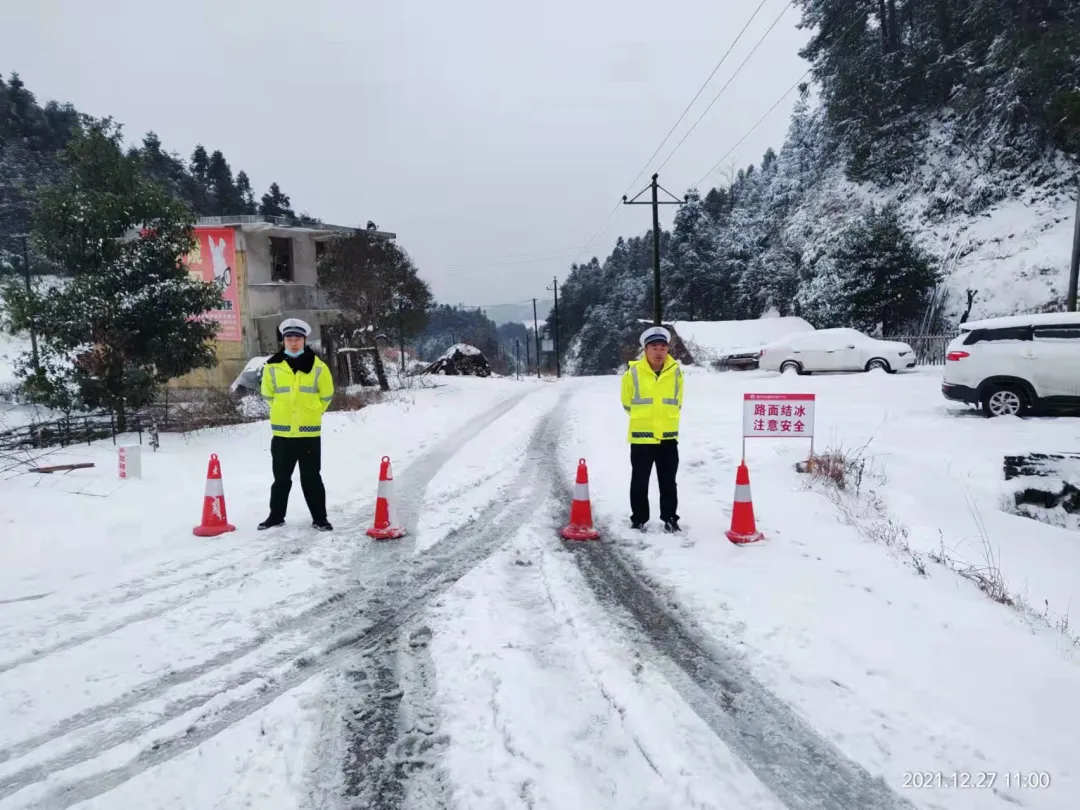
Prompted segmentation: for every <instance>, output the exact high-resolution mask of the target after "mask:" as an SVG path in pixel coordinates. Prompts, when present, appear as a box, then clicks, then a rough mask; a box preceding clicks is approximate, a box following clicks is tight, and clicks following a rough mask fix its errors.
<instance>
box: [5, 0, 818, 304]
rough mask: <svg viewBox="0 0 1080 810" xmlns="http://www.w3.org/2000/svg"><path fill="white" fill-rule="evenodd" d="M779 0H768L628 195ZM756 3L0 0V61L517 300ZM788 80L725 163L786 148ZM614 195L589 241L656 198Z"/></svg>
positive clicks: (456, 285) (48, 93) (766, 97)
mask: <svg viewBox="0 0 1080 810" xmlns="http://www.w3.org/2000/svg"><path fill="white" fill-rule="evenodd" d="M786 3H787V0H767V2H766V3H765V6H764V8H763V9H762V10H761V12H760V13H759V15H758V16H757V18H756V19H755V20H754V22H753V24H752V25H751V26H750V28H749V29H748V30H747V31H746V33H745V34H744V35H743V38H742V39H741V40H740V42H739V44H738V45H737V46H736V48H735V50H734V51H733V52H732V53H731V55H730V56H729V57H728V58H727V60H726V61H725V63H724V65H723V67H721V68H720V70H719V71H718V72H717V74H716V76H715V77H714V78H713V80H712V82H711V83H710V84H709V86H708V87H707V88H706V89H705V92H703V93H702V95H701V97H700V98H699V99H698V100H697V102H696V104H695V105H694V107H693V109H692V110H691V111H690V113H689V114H688V115H687V117H686V118H685V119H684V120H683V122H682V124H681V125H680V127H679V129H678V130H677V131H676V132H675V134H674V135H673V137H672V138H671V139H670V140H669V141H668V143H667V144H666V145H665V146H664V149H663V150H661V152H660V154H659V155H658V156H657V158H656V159H654V161H653V162H652V164H651V165H650V166H649V167H648V170H647V171H645V172H643V173H642V175H641V177H640V178H639V179H638V181H637V182H636V183H635V185H634V188H633V190H632V191H631V194H630V196H631V197H632V196H633V195H634V194H635V193H636V192H637V191H638V190H640V188H642V187H644V185H645V184H646V183H647V182H648V179H649V176H650V175H651V173H652V171H653V170H655V169H656V168H657V167H658V166H659V164H660V162H661V161H663V160H664V158H666V157H667V156H668V153H669V152H670V151H671V150H672V149H673V148H674V146H675V144H677V143H678V141H679V140H680V139H681V138H682V136H683V135H684V134H685V132H686V131H687V130H688V129H689V128H690V126H691V125H692V124H693V122H694V121H695V120H697V118H698V116H699V115H700V114H701V112H702V111H703V110H704V109H705V107H706V106H707V105H708V103H709V102H710V101H711V100H712V99H713V97H714V96H715V95H716V93H717V92H718V91H719V90H720V88H721V87H722V86H723V85H724V83H725V82H727V80H728V79H729V78H730V77H731V75H732V73H733V72H734V71H735V69H736V68H737V67H738V65H739V64H740V63H741V62H742V61H743V59H744V58H745V57H746V56H747V54H749V53H750V50H751V49H752V48H753V46H754V44H755V43H756V42H757V41H758V39H759V38H760V37H761V36H762V34H763V33H764V32H765V30H766V29H767V28H768V27H769V25H770V24H771V23H772V22H773V21H774V20H775V19H776V17H777V15H778V14H780V13H781V10H782V9H783V7H784V5H785V4H786ZM522 6H524V7H522ZM756 7H757V0H670V1H669V2H667V3H665V4H660V3H657V2H655V0H648V1H646V0H618V1H616V0H545V2H542V3H529V4H522V3H517V2H512V1H511V0H455V2H448V1H447V0H383V1H382V2H379V3H375V2H371V0H306V2H303V3H295V2H290V3H283V2H280V0H227V2H216V3H215V2H209V0H186V2H181V1H180V0H153V2H147V0H140V1H139V2H135V0H97V2H94V3H89V2H85V0H33V2H20V0H0V72H2V73H3V74H4V75H5V76H6V75H8V74H10V73H11V71H13V70H14V71H17V72H19V73H20V74H21V76H22V78H23V80H24V81H25V82H26V84H27V86H28V88H29V89H30V90H32V91H33V92H34V93H35V94H36V95H37V98H38V101H39V102H41V103H44V102H45V101H48V100H53V99H55V100H59V101H70V102H72V103H73V104H75V106H76V107H78V108H79V110H81V111H82V112H86V113H90V114H92V115H97V116H104V115H112V116H113V117H114V118H116V119H117V120H118V121H120V122H122V123H123V124H124V125H125V133H126V135H127V137H128V139H129V140H138V139H141V137H142V135H143V134H144V133H145V132H146V131H147V130H150V129H153V130H154V131H156V132H157V133H158V135H159V136H160V137H161V139H162V141H163V142H164V145H165V147H166V148H167V149H169V150H175V151H178V152H179V153H180V154H181V155H182V156H184V157H185V158H187V157H188V156H190V154H191V150H192V149H193V148H194V147H195V145H196V144H197V143H200V142H201V143H202V144H204V145H205V146H206V148H207V149H208V150H210V151H213V150H214V149H221V150H222V151H223V152H224V153H225V156H226V158H227V159H228V160H229V162H230V164H231V165H232V167H233V171H234V172H237V171H239V170H240V169H244V170H245V171H247V173H248V175H249V176H250V177H251V180H252V184H253V185H254V187H255V190H256V197H259V196H261V195H262V193H263V192H264V191H265V190H266V188H267V187H268V186H269V185H270V183H271V182H272V181H276V182H278V183H279V184H280V185H281V187H282V189H283V190H284V191H285V193H287V194H289V195H290V197H291V198H292V202H293V207H294V208H295V209H296V210H297V212H300V211H307V212H309V213H311V214H312V215H314V216H317V217H319V218H321V219H323V220H325V221H326V222H331V223H335V224H341V225H361V226H362V225H363V224H364V223H366V222H367V220H369V219H371V220H374V221H375V222H376V224H378V226H379V227H380V228H382V229H384V230H390V231H394V232H396V233H397V234H398V241H399V242H400V244H401V245H402V246H403V247H404V248H405V249H406V250H408V251H409V253H410V254H411V255H412V257H413V259H414V260H415V261H416V263H417V265H418V267H419V268H420V273H421V275H422V276H423V277H424V278H425V279H426V280H427V281H428V282H429V283H430V284H431V286H432V289H433V291H434V293H435V295H436V297H437V298H438V299H439V300H440V301H441V302H444V303H465V304H475V305H481V304H500V303H513V302H517V301H523V300H526V299H529V298H532V297H533V296H536V297H538V298H541V299H542V298H548V297H550V293H548V292H546V291H545V287H547V286H549V285H550V284H551V280H552V278H553V277H555V276H557V277H558V278H559V280H560V282H561V281H562V280H563V279H564V278H565V276H566V274H567V272H568V271H569V265H570V263H571V262H572V261H573V260H574V259H575V258H576V257H577V256H578V254H579V250H580V248H581V247H582V246H584V245H585V243H586V242H588V241H589V239H590V238H591V237H592V236H593V235H594V234H595V233H596V231H597V229H598V228H600V226H601V225H602V224H603V223H604V221H605V218H606V217H607V216H608V213H609V212H610V211H611V209H612V207H613V206H614V205H615V203H616V202H617V201H618V200H619V199H620V197H621V196H622V194H623V193H624V192H626V191H627V189H628V186H629V184H630V181H631V180H632V179H633V177H634V175H635V173H636V172H638V170H639V169H641V168H642V166H643V164H644V162H645V160H646V159H647V158H648V157H649V155H651V154H652V152H653V151H654V150H655V149H656V147H657V146H658V145H659V144H660V142H661V140H662V139H663V137H664V135H666V134H667V132H668V130H669V129H670V128H671V126H672V124H674V123H675V120H676V119H677V118H678V116H679V114H680V113H681V112H682V110H683V108H684V107H685V106H686V104H687V103H688V102H689V101H690V99H691V98H692V97H693V95H694V93H696V92H697V90H698V88H699V87H700V86H701V84H702V82H703V81H704V80H705V78H706V77H707V76H708V75H709V73H710V72H711V71H712V69H713V67H714V66H715V65H716V63H717V62H718V61H719V59H720V57H721V56H722V55H723V53H724V51H725V50H727V48H728V47H729V46H730V45H731V43H732V41H733V40H734V39H735V37H736V35H737V34H738V33H739V31H740V30H741V29H742V27H743V26H744V25H745V24H746V21H747V20H748V19H749V18H750V15H751V14H752V13H753V11H754V9H755V8H756ZM798 18H799V15H798V12H797V11H796V9H794V8H789V9H788V10H787V12H786V13H785V14H784V16H783V17H782V18H781V20H780V23H779V24H778V25H777V26H776V27H775V28H774V29H773V31H772V32H771V33H770V34H769V35H768V37H767V38H766V39H765V40H764V42H763V43H762V45H761V46H760V48H759V49H758V51H757V53H755V54H754V56H753V57H752V58H751V59H750V61H749V62H748V63H747V64H746V66H745V67H744V68H743V69H742V72H741V73H740V74H739V76H738V77H737V78H736V79H735V80H734V81H733V82H732V83H731V85H730V86H729V87H728V88H727V89H726V90H725V91H724V93H723V94H722V95H721V96H720V98H719V100H718V101H717V102H716V104H715V105H714V106H713V108H712V109H711V110H710V111H709V113H708V114H707V115H706V116H705V118H704V119H703V120H702V122H701V123H700V124H699V125H698V127H697V128H696V129H695V130H694V132H693V133H692V134H691V135H690V137H689V138H688V139H687V140H686V141H685V143H684V144H683V145H682V146H681V147H680V148H679V150H678V151H677V152H676V153H675V155H674V157H673V158H672V159H671V160H670V162H669V163H667V165H666V166H664V167H663V169H662V170H661V172H660V183H661V185H664V186H665V187H667V188H668V189H669V190H670V191H672V192H673V193H675V194H676V195H679V196H681V195H682V194H684V193H685V191H686V189H687V188H688V187H689V186H690V185H692V184H694V183H696V182H698V181H699V180H700V179H701V178H702V177H703V176H704V175H705V173H706V172H707V171H708V170H709V168H710V167H711V166H712V165H713V164H714V163H716V161H717V160H719V159H720V157H721V156H722V155H723V154H724V153H725V152H727V151H728V150H729V149H730V148H731V147H732V146H733V145H734V144H735V143H736V142H737V141H738V140H739V139H740V138H741V137H742V136H743V135H744V134H746V132H747V130H749V129H750V127H752V126H753V125H754V123H755V122H757V120H758V119H759V118H760V117H761V115H763V114H764V113H765V111H766V110H768V109H769V107H771V106H772V105H773V103H774V102H776V100H777V99H778V98H779V97H780V96H781V95H782V94H783V93H784V92H785V91H786V90H787V89H788V88H789V87H791V85H792V84H793V83H794V82H795V81H796V80H797V79H798V78H799V76H801V75H802V73H803V72H804V71H805V70H806V68H807V65H806V63H804V62H803V61H802V60H801V59H799V57H798V55H797V51H798V49H799V48H800V47H801V46H802V44H803V43H804V42H805V41H806V39H807V36H808V32H806V31H800V30H797V29H796V27H795V26H796V23H797V22H798ZM795 95H796V94H794V93H792V94H791V95H790V96H788V97H787V99H785V101H784V102H783V103H782V104H781V105H780V106H779V107H778V108H777V109H776V111H775V112H773V114H772V115H771V116H770V117H769V118H768V119H767V120H766V121H765V122H764V123H763V124H762V125H761V126H760V127H759V128H758V129H757V130H756V131H755V132H754V133H753V134H752V135H751V136H750V137H749V138H747V139H746V141H745V142H744V143H743V144H742V146H741V147H739V149H738V150H737V151H736V152H735V153H734V154H733V155H732V158H730V159H729V160H728V161H726V162H725V164H729V163H731V162H737V164H738V165H739V166H744V165H746V164H748V163H755V164H757V163H759V162H760V160H761V155H762V153H763V152H764V151H765V149H766V148H767V147H768V146H773V147H776V148H778V147H779V146H780V144H781V143H782V141H783V137H784V134H785V132H786V130H787V124H788V116H789V114H790V110H791V107H792V105H793V104H794V101H795ZM718 179H719V178H718V177H717V176H715V175H714V176H713V184H715V182H716V181H718ZM709 187H710V183H709V182H706V183H705V184H703V191H704V190H705V189H707V188H709ZM673 212H674V207H673V206H669V207H666V208H662V209H661V215H662V217H663V220H662V221H663V222H665V223H669V222H670V218H671V216H672V215H673ZM617 214H618V218H617V219H616V220H615V222H614V224H613V225H612V226H611V227H610V228H609V229H608V230H607V232H605V233H604V234H603V235H602V236H601V237H600V238H598V239H597V240H596V242H595V244H594V245H593V247H592V248H591V249H590V250H589V251H588V253H587V254H585V255H584V256H583V257H582V259H583V260H584V259H587V258H588V257H589V256H592V255H597V256H599V257H600V258H601V260H602V259H603V258H604V257H605V256H606V255H607V253H608V252H609V251H610V249H611V246H612V244H613V243H614V241H615V238H616V236H618V235H620V234H622V235H624V236H633V235H640V234H643V233H644V232H645V231H646V230H647V229H648V228H649V226H650V222H651V219H650V212H649V208H648V207H647V206H635V207H627V206H621V207H620V210H619V211H618V212H617Z"/></svg>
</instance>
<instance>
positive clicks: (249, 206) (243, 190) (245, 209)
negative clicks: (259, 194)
mask: <svg viewBox="0 0 1080 810" xmlns="http://www.w3.org/2000/svg"><path fill="white" fill-rule="evenodd" d="M236 193H237V194H238V195H239V196H240V213H242V214H254V213H257V212H258V208H257V206H256V205H255V192H254V191H252V190H251V180H249V179H248V176H247V172H245V171H241V172H240V173H239V174H237V175H236Z"/></svg>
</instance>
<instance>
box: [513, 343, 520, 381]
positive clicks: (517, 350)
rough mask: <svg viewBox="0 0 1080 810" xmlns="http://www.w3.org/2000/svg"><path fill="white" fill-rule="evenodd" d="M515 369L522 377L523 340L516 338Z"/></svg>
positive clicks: (518, 376) (518, 375)
mask: <svg viewBox="0 0 1080 810" xmlns="http://www.w3.org/2000/svg"><path fill="white" fill-rule="evenodd" d="M514 371H515V373H516V374H517V378H518V379H519V380H520V379H521V341H520V340H519V339H518V338H514Z"/></svg>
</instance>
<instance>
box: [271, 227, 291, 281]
mask: <svg viewBox="0 0 1080 810" xmlns="http://www.w3.org/2000/svg"><path fill="white" fill-rule="evenodd" d="M270 280H271V281H292V280H293V240H292V239H289V238H287V237H280V236H271V237H270Z"/></svg>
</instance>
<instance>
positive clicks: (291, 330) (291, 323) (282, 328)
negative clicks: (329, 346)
mask: <svg viewBox="0 0 1080 810" xmlns="http://www.w3.org/2000/svg"><path fill="white" fill-rule="evenodd" d="M278 332H280V333H281V336H282V337H285V336H286V335H300V336H301V337H304V338H306V337H309V336H310V335H311V327H310V326H309V325H308V323H307V321H302V320H300V319H299V318H286V319H285V320H283V321H282V322H281V324H280V325H279V326H278Z"/></svg>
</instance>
